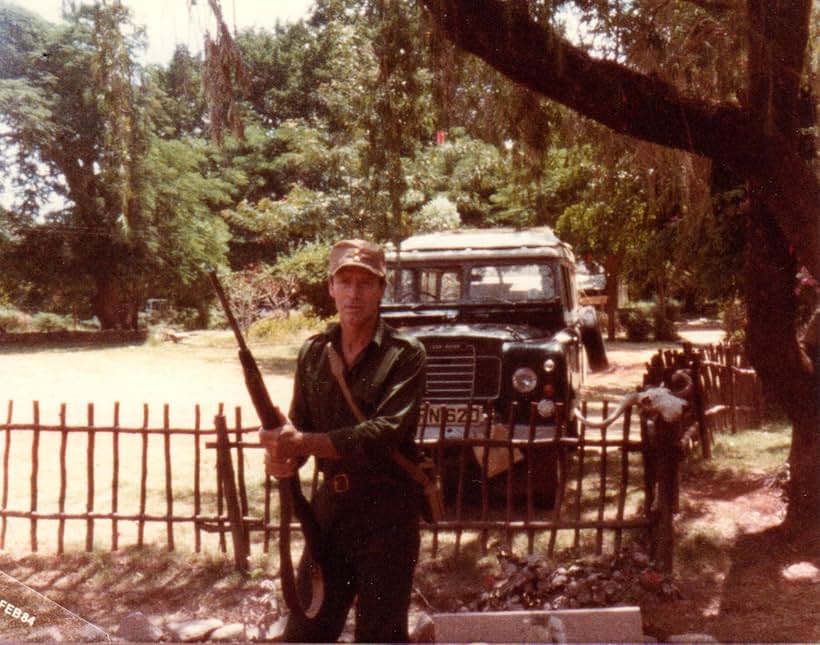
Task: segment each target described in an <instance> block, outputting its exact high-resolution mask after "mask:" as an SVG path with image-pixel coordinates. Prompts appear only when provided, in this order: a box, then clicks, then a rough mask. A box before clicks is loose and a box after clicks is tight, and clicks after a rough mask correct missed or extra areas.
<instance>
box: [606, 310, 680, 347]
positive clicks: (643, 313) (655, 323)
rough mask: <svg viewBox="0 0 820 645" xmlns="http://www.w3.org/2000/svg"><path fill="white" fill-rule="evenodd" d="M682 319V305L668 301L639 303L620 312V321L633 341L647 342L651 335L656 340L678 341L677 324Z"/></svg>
mask: <svg viewBox="0 0 820 645" xmlns="http://www.w3.org/2000/svg"><path fill="white" fill-rule="evenodd" d="M679 319H680V303H679V302H677V301H676V300H668V301H667V302H666V303H665V304H663V305H662V304H661V303H658V302H649V301H639V302H634V303H631V304H630V305H629V306H627V307H623V308H622V309H619V310H618V321H619V322H620V324H621V326H622V327H623V328H624V329H625V330H626V337H627V339H628V340H631V341H636V342H640V341H645V340H647V339H648V338H649V336H650V334H651V335H652V336H653V338H654V339H655V340H658V341H670V340H676V339H677V338H678V334H677V332H676V331H675V322H677V321H678V320H679Z"/></svg>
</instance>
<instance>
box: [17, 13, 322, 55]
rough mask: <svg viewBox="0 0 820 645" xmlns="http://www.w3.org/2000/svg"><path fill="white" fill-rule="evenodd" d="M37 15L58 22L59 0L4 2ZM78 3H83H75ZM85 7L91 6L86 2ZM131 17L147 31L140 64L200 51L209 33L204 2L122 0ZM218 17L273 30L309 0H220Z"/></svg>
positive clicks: (295, 16) (296, 15)
mask: <svg viewBox="0 0 820 645" xmlns="http://www.w3.org/2000/svg"><path fill="white" fill-rule="evenodd" d="M8 1H9V2H10V3H11V4H17V5H19V6H21V7H24V8H25V9H27V10H29V11H31V12H33V13H36V14H39V15H40V16H41V17H43V18H45V19H46V20H48V21H49V22H59V21H60V20H61V19H62V5H63V0H8ZM78 1H79V2H80V4H82V3H84V0H78ZM87 3H88V4H93V2H92V1H91V0H88V2H87ZM122 3H123V4H124V5H126V6H127V7H129V8H130V9H131V11H132V14H133V19H134V23H135V24H136V25H144V26H145V27H146V28H147V36H148V50H147V52H146V57H145V60H144V62H146V63H160V64H163V65H166V64H168V62H169V61H170V60H171V55H172V54H173V53H174V48H175V47H176V46H177V45H187V46H188V49H190V50H191V52H199V51H201V49H202V41H203V36H204V34H205V31H208V30H210V31H211V33H213V19H212V17H211V12H210V9H209V8H208V0H198V1H197V0H194V3H193V4H194V6H193V7H191V9H190V10H189V8H188V4H189V2H188V0H122ZM221 4H222V15H223V18H224V19H225V22H226V23H227V25H228V27H229V28H230V29H231V30H232V31H233V29H234V27H235V28H236V29H240V30H241V29H245V28H248V27H259V28H263V27H264V28H269V29H270V28H273V26H274V25H275V24H276V20H277V19H278V20H279V21H280V22H283V23H284V22H293V21H295V20H298V19H299V18H303V17H305V16H306V14H307V11H308V9H309V8H310V6H311V5H312V4H313V0H221Z"/></svg>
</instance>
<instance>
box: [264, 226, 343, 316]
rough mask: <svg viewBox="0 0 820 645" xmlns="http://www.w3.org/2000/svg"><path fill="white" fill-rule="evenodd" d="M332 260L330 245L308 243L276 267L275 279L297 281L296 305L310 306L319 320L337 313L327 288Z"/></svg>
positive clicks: (282, 259) (282, 258)
mask: <svg viewBox="0 0 820 645" xmlns="http://www.w3.org/2000/svg"><path fill="white" fill-rule="evenodd" d="M329 257H330V245H329V244H323V243H319V242H315V243H308V244H305V245H304V246H301V247H299V248H297V249H296V250H295V251H293V252H292V253H290V254H288V255H286V256H283V257H281V258H279V260H278V261H277V262H276V265H275V266H274V272H275V274H276V275H279V276H282V277H283V278H286V277H288V276H292V277H293V279H294V280H295V281H296V285H297V287H296V294H295V298H296V301H297V302H298V303H302V304H306V305H309V306H310V307H311V309H312V310H313V312H314V313H315V314H316V315H317V316H321V317H323V318H326V317H328V316H331V315H332V314H333V313H334V312H335V307H334V303H333V299H332V298H331V297H330V294H329V293H328V286H327V278H328V276H327V264H328V258H329Z"/></svg>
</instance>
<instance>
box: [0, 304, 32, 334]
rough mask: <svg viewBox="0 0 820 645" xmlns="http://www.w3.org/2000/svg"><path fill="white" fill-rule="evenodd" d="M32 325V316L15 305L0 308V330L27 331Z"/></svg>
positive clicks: (11, 331) (8, 331) (10, 331)
mask: <svg viewBox="0 0 820 645" xmlns="http://www.w3.org/2000/svg"><path fill="white" fill-rule="evenodd" d="M30 325H31V316H28V315H27V314H25V313H23V312H22V311H20V310H19V309H15V308H14V307H2V308H0V331H3V332H6V333H13V332H21V331H27V330H28V329H29V326H30Z"/></svg>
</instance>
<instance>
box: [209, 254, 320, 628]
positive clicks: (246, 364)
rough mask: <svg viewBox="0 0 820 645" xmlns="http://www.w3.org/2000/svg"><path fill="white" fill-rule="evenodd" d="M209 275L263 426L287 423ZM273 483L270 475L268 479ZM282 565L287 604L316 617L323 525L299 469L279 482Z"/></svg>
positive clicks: (216, 282) (213, 275)
mask: <svg viewBox="0 0 820 645" xmlns="http://www.w3.org/2000/svg"><path fill="white" fill-rule="evenodd" d="M208 277H209V278H210V280H211V284H212V285H213V288H214V291H216V295H217V296H218V297H219V302H220V303H221V304H222V309H223V310H224V311H225V316H226V317H227V319H228V324H229V325H230V327H231V329H232V330H233V334H234V337H235V338H236V342H237V344H238V345H239V362H240V363H241V364H242V372H243V374H244V376H245V386H246V387H247V389H248V394H250V397H251V402H252V403H253V407H254V408H255V409H256V414H257V416H258V417H259V421H260V422H261V423H262V428H263V429H273V428H280V427H281V426H283V425H285V424H286V423H287V421H288V420H287V417H286V416H285V415H284V414H283V413H282V411H281V410H280V409H279V407H278V406H276V405H274V403H273V401H271V398H270V394H269V393H268V389H267V388H266V387H265V382H264V381H263V380H262V373H261V372H260V371H259V366H258V365H257V364H256V360H255V359H254V357H253V354H251V351H250V350H249V349H248V346H247V344H246V343H245V338H244V336H243V335H242V330H241V329H240V328H239V324H238V323H237V322H236V318H234V315H233V311H232V310H231V305H230V303H229V302H228V298H227V296H226V295H225V291H224V290H223V289H222V285H221V284H220V282H219V278H218V277H217V275H216V271H215V270H214V269H210V270H208ZM266 483H267V484H268V485H270V479H267V480H266ZM278 489H279V568H280V571H281V576H282V595H283V596H284V599H285V604H287V606H288V608H289V609H290V610H291V611H292V612H294V613H300V614H302V616H303V617H305V618H314V617H315V616H316V614H318V613H319V609H320V608H321V606H322V603H323V601H324V581H323V575H322V569H321V554H322V550H321V529H320V527H319V523H318V521H317V520H316V516H315V515H314V513H313V509H312V508H311V507H310V503H309V502H308V501H307V499H306V498H305V495H304V493H303V492H302V485H301V482H300V481H299V473H298V472H297V473H296V474H295V475H294V476H293V477H288V478H287V479H285V480H284V481H281V482H279V485H278ZM293 514H295V515H296V518H297V519H298V520H299V523H300V524H301V526H302V533H303V535H304V536H305V549H306V551H307V552H308V553H309V554H310V556H311V559H312V562H313V566H312V578H313V579H312V586H313V593H312V594H311V602H310V605H309V606H308V607H307V608H305V607H304V606H303V604H302V601H301V599H300V597H299V593H298V592H297V590H296V578H295V575H294V572H293V560H292V558H291V553H290V520H291V516H292V515H293Z"/></svg>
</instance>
